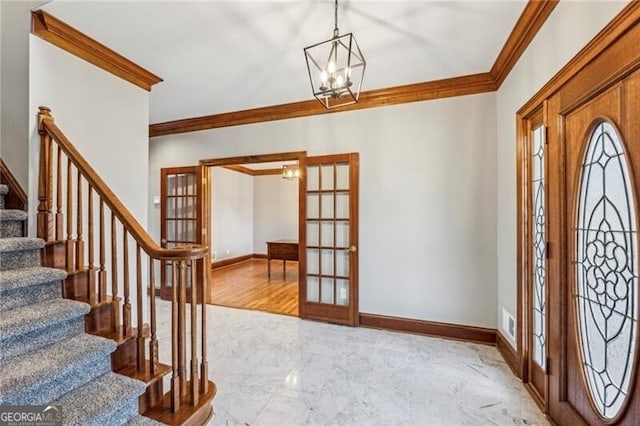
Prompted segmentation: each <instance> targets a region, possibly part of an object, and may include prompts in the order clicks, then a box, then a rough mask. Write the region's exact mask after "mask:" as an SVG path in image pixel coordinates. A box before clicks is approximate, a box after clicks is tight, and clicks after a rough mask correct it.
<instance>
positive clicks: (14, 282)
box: [0, 266, 67, 297]
mask: <svg viewBox="0 0 640 426" xmlns="http://www.w3.org/2000/svg"><path fill="white" fill-rule="evenodd" d="M66 277H67V272H66V271H64V270H62V269H55V268H47V267H44V266H33V267H31V268H21V269H12V270H9V271H3V272H2V274H0V297H2V293H4V292H5V291H9V290H16V289H19V288H26V287H33V286H37V285H41V284H46V283H50V282H52V281H61V280H64V279H65V278H66Z"/></svg>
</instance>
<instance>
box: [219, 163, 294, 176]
mask: <svg viewBox="0 0 640 426" xmlns="http://www.w3.org/2000/svg"><path fill="white" fill-rule="evenodd" d="M223 168H225V169H227V170H233V171H234V172H239V173H244V174H245V175H249V176H270V175H280V174H282V169H251V168H249V167H245V166H241V165H238V164H234V165H230V166H223Z"/></svg>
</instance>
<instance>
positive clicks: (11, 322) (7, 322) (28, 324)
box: [0, 273, 91, 340]
mask: <svg viewBox="0 0 640 426" xmlns="http://www.w3.org/2000/svg"><path fill="white" fill-rule="evenodd" d="M3 275H4V273H3ZM90 310H91V307H90V306H89V305H87V304H86V303H82V302H76V301H75V300H68V299H52V300H47V301H44V302H40V303H35V304H33V305H27V306H21V307H19V308H15V309H11V310H10V311H5V315H2V316H0V339H1V340H5V339H9V338H11V337H15V336H20V335H22V334H26V333H30V332H33V331H36V330H40V329H43V328H45V327H50V326H51V325H52V324H54V323H56V322H62V321H66V320H70V319H72V318H75V317H78V316H81V315H85V314H88V313H89V311H90Z"/></svg>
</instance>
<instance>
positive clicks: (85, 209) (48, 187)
mask: <svg viewBox="0 0 640 426" xmlns="http://www.w3.org/2000/svg"><path fill="white" fill-rule="evenodd" d="M38 132H39V134H40V138H41V148H40V170H39V182H38V184H39V186H38V216H37V221H38V237H40V238H43V239H45V240H46V241H48V242H52V246H53V247H54V252H52V254H51V257H52V258H50V262H51V263H50V264H48V266H54V267H59V266H62V265H60V264H59V261H58V259H59V257H58V255H57V254H56V253H59V252H55V250H56V249H55V247H59V246H58V244H61V245H62V247H63V248H64V250H63V251H62V254H61V255H63V256H64V259H63V262H64V263H63V266H64V268H65V269H66V270H67V271H68V272H73V273H74V274H76V275H74V277H76V276H77V277H78V279H77V280H76V279H75V278H72V280H73V281H72V282H70V283H65V286H66V285H67V284H69V285H70V286H71V287H69V288H70V289H71V290H70V291H69V293H68V294H65V297H69V298H72V299H75V300H82V301H87V302H89V303H90V304H91V305H92V307H93V308H94V309H96V310H95V312H94V313H95V315H93V316H92V318H91V320H89V321H90V323H91V325H90V327H91V328H92V332H97V333H98V334H100V335H102V334H103V333H108V334H109V335H110V336H112V338H114V340H116V341H118V342H121V343H120V344H121V345H130V344H129V343H128V342H134V343H133V347H132V346H126V349H124V347H125V346H121V348H123V349H122V351H121V352H122V354H127V355H126V356H125V355H121V356H118V357H116V358H114V360H112V361H113V362H114V363H115V362H116V361H115V359H117V365H118V367H114V369H115V368H118V369H119V370H118V371H120V372H122V371H128V372H129V373H131V374H133V375H132V376H131V377H136V378H143V379H144V380H145V381H147V382H148V385H147V386H148V387H147V391H146V393H145V394H144V395H145V396H144V398H143V397H141V398H142V399H140V404H141V409H142V410H144V412H145V413H147V414H149V416H151V417H153V418H158V419H164V420H163V421H166V422H167V423H169V424H175V423H176V422H182V420H180V419H184V418H186V417H185V416H189V415H190V414H189V413H190V412H193V411H194V410H204V411H205V412H206V406H207V401H210V400H211V399H212V398H213V394H214V392H215V386H213V385H212V383H211V382H210V381H209V379H208V361H207V350H206V346H207V332H206V331H207V329H206V324H207V323H206V303H207V300H208V297H207V296H208V289H207V288H206V286H208V285H209V279H208V278H209V277H208V273H209V267H208V262H207V258H208V248H207V247H206V246H200V245H188V246H186V245H185V246H181V247H175V248H171V249H167V248H163V247H160V246H159V245H158V244H156V243H155V242H154V240H153V239H152V238H151V236H149V234H148V233H147V231H146V230H145V229H144V228H143V227H142V226H141V225H140V224H139V223H138V221H137V220H136V219H135V217H134V216H133V215H132V214H131V213H130V212H129V210H128V209H127V208H126V207H125V206H124V204H123V203H122V202H121V201H120V200H119V199H118V197H117V196H116V195H115V194H114V193H113V191H111V189H110V188H109V187H108V186H107V184H106V183H105V182H104V181H103V180H102V178H100V176H98V174H97V173H96V171H95V170H94V169H93V167H91V165H90V164H89V163H88V162H87V161H86V160H85V159H84V157H83V156H82V155H81V154H80V153H79V151H78V150H77V149H76V148H75V147H74V146H73V144H72V143H71V142H70V141H69V139H68V138H67V137H66V136H65V134H64V133H63V132H62V130H60V129H59V128H58V126H56V124H55V123H54V119H53V117H52V116H51V110H50V109H49V108H47V107H40V112H39V114H38ZM54 145H55V147H54ZM54 154H55V155H54ZM63 164H64V166H65V167H64V168H65V169H66V173H63ZM63 194H64V195H65V197H63ZM85 194H86V198H85ZM54 200H55V203H54ZM95 207H98V209H99V213H98V218H97V220H96V217H95V216H96V212H95ZM107 214H108V216H109V217H110V224H107V223H106V222H107V221H106V217H105V216H106V215H107ZM65 215H66V218H65V217H64V216H65ZM65 219H66V220H65ZM65 222H66V224H65ZM96 222H97V223H98V226H99V229H98V230H97V233H98V234H99V236H98V238H97V239H96V237H95V236H94V234H95V233H96V229H95V223H96ZM85 224H86V225H85ZM107 227H108V228H109V230H108V232H109V234H110V244H109V243H108V242H107V230H106V228H107ZM65 231H66V232H65ZM63 235H65V236H66V239H64V240H63V241H62V239H63ZM85 243H88V247H87V249H88V250H87V251H85V247H86V244H85ZM107 246H110V252H109V253H108V254H109V257H110V258H111V262H110V265H109V264H108V263H107V259H106V256H107V253H106V251H107ZM130 248H134V250H135V251H134V252H133V253H131V254H133V256H129V254H130V250H129V249H130ZM96 249H97V250H99V265H97V264H96V263H95V250H96ZM144 256H148V257H149V259H148V261H149V263H148V264H149V270H148V271H144V270H143V269H144V267H143V265H144V264H145V263H146V262H145V260H146V259H144V260H143V257H144ZM131 257H133V258H135V260H133V259H132V258H131ZM156 260H157V261H159V262H158V263H156V264H154V261H156ZM133 265H135V266H133ZM156 265H158V266H159V267H160V268H159V269H160V271H162V273H161V276H162V278H161V284H162V285H165V284H169V283H167V280H166V278H169V282H170V285H169V287H170V288H171V293H172V301H171V318H172V319H171V324H170V330H171V346H172V348H171V374H172V377H171V380H170V383H171V389H170V390H169V391H168V392H167V393H166V394H163V392H164V391H163V389H162V382H163V380H162V377H163V376H164V375H165V374H166V372H167V371H168V370H169V366H163V365H162V364H160V362H159V356H158V354H159V344H160V342H159V339H158V335H157V331H156V329H157V327H158V323H157V321H156V313H157V311H156V305H155V304H156V301H155V299H156V282H155V268H156ZM167 271H169V272H170V274H169V275H170V276H169V277H167V275H166V273H167ZM145 275H147V276H145ZM108 276H110V278H111V293H110V294H109V295H108V294H107V291H108V290H107V281H108V278H107V277H108ZM82 277H85V278H86V280H83V279H82ZM132 287H134V288H132ZM65 288H66V287H65ZM187 289H189V291H187ZM147 295H148V297H149V299H150V300H149V310H148V311H147V309H146V308H145V303H144V298H145V297H147ZM189 297H190V298H191V299H190V300H188V299H189ZM187 303H189V306H190V308H191V309H189V310H188V309H187V307H188V306H187ZM197 305H200V309H197V308H198V306H197ZM145 311H147V312H145ZM198 311H200V312H198ZM147 313H148V315H147ZM134 315H135V322H134ZM198 316H200V317H201V318H200V321H198ZM148 324H150V334H147V331H148V330H149V328H148ZM188 324H189V328H188V329H189V332H190V333H191V338H190V340H189V342H190V344H191V348H190V350H189V351H188V350H187V346H188V344H187V325H188ZM199 327H200V329H199V330H198V328H199ZM198 334H200V338H201V347H200V352H201V358H200V360H198V345H197V337H198ZM147 338H149V341H148V345H147ZM128 339H131V340H128ZM147 347H148V357H147ZM129 354H130V356H129ZM187 367H189V368H187ZM129 368H131V370H129ZM129 373H127V374H129ZM123 374H124V373H123ZM200 374H201V376H200ZM165 397H167V398H168V400H167V398H165ZM165 400H167V401H171V404H170V407H166V406H165V404H164V402H163V401H165ZM167 410H169V411H170V413H168V412H167ZM209 412H210V409H209ZM172 415H175V416H174V417H171V416H172ZM167 416H169V417H167Z"/></svg>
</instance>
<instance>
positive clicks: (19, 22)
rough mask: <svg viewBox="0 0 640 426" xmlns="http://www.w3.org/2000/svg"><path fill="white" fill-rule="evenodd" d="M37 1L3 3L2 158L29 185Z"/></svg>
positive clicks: (0, 65)
mask: <svg viewBox="0 0 640 426" xmlns="http://www.w3.org/2000/svg"><path fill="white" fill-rule="evenodd" d="M38 4H39V3H38V2H33V1H0V10H1V18H0V156H2V159H3V160H4V161H5V163H7V165H8V166H9V168H10V169H11V172H12V173H13V174H14V176H15V178H16V179H17V180H18V182H19V183H20V185H21V186H22V188H23V189H24V190H25V191H28V184H29V143H28V140H29V133H30V132H29V118H30V117H29V32H30V29H31V10H30V9H31V8H32V7H35V6H36V5H38Z"/></svg>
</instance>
